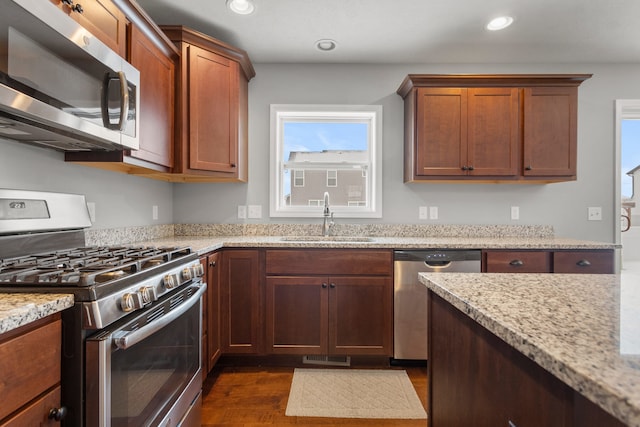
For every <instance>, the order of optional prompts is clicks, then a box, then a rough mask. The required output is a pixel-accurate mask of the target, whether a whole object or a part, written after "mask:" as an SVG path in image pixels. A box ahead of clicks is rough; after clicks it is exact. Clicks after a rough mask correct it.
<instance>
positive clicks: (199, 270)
mask: <svg viewBox="0 0 640 427" xmlns="http://www.w3.org/2000/svg"><path fill="white" fill-rule="evenodd" d="M191 270H192V273H193V277H202V276H204V267H203V266H202V264H200V263H197V264H193V265H192V266H191Z"/></svg>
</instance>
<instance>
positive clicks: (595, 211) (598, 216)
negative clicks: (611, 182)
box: [587, 206, 602, 221]
mask: <svg viewBox="0 0 640 427" xmlns="http://www.w3.org/2000/svg"><path fill="white" fill-rule="evenodd" d="M587 218H588V219H589V221H602V208H601V207H600V206H592V207H589V208H587Z"/></svg>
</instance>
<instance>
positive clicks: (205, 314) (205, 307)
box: [200, 256, 211, 381]
mask: <svg viewBox="0 0 640 427" xmlns="http://www.w3.org/2000/svg"><path fill="white" fill-rule="evenodd" d="M200 264H202V268H204V271H205V272H207V257H206V256H203V257H201V258H200ZM208 276H209V274H208V273H205V278H206V282H207V290H206V291H205V293H204V295H203V296H202V338H201V341H202V344H201V346H200V351H201V352H202V381H204V380H205V379H206V378H207V375H208V374H209V369H210V367H209V344H208V343H209V321H208V319H209V292H210V291H211V289H210V288H209V277H208Z"/></svg>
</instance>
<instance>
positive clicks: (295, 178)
mask: <svg viewBox="0 0 640 427" xmlns="http://www.w3.org/2000/svg"><path fill="white" fill-rule="evenodd" d="M291 172H292V174H293V186H294V187H304V178H305V176H304V169H292V170H291ZM296 172H302V184H301V185H298V184H296V181H297V180H298V179H300V177H297V176H296Z"/></svg>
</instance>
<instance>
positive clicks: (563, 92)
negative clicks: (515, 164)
mask: <svg viewBox="0 0 640 427" xmlns="http://www.w3.org/2000/svg"><path fill="white" fill-rule="evenodd" d="M577 106H578V88H577V87H534V88H525V89H524V117H525V119H524V141H523V146H524V159H523V162H524V171H523V173H524V175H525V176H566V177H573V179H575V176H576V152H577V136H576V135H577V121H578V112H577Z"/></svg>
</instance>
